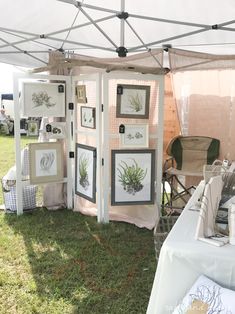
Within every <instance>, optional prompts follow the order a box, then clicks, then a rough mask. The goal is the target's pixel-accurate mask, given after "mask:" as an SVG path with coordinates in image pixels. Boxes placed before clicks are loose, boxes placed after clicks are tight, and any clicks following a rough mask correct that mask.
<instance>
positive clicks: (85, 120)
mask: <svg viewBox="0 0 235 314" xmlns="http://www.w3.org/2000/svg"><path fill="white" fill-rule="evenodd" d="M81 126H83V127H84V128H90V129H95V108H94V107H86V106H81Z"/></svg>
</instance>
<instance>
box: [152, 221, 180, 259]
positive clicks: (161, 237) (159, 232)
mask: <svg viewBox="0 0 235 314" xmlns="http://www.w3.org/2000/svg"><path fill="white" fill-rule="evenodd" d="M178 217H179V216H162V217H160V220H159V222H158V224H157V225H156V226H155V228H154V245H155V252H156V258H157V260H158V258H159V254H160V250H161V247H162V244H163V242H164V241H165V239H166V237H167V235H168V233H169V232H170V231H171V229H172V227H173V226H174V224H175V222H176V220H177V219H178Z"/></svg>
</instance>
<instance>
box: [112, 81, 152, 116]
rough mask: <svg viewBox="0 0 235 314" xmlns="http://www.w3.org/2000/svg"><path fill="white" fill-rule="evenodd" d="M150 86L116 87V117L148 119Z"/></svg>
mask: <svg viewBox="0 0 235 314" xmlns="http://www.w3.org/2000/svg"><path fill="white" fill-rule="evenodd" d="M149 99H150V86H147V85H121V84H118V85H117V106H116V108H117V109H116V116H117V117H118V118H135V119H148V117H149Z"/></svg>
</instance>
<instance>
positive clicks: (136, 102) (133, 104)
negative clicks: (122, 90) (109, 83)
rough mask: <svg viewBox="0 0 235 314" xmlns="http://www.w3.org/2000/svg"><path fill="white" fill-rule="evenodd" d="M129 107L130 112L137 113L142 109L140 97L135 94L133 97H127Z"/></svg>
mask: <svg viewBox="0 0 235 314" xmlns="http://www.w3.org/2000/svg"><path fill="white" fill-rule="evenodd" d="M129 102H130V104H129V107H130V108H131V110H132V111H135V112H139V111H140V110H141V109H142V108H143V105H142V97H141V96H140V95H139V94H138V93H136V94H135V95H129Z"/></svg>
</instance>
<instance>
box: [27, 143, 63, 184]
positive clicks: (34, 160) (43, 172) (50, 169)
mask: <svg viewBox="0 0 235 314" xmlns="http://www.w3.org/2000/svg"><path fill="white" fill-rule="evenodd" d="M63 169H64V165H63V151H62V145H61V143H59V142H45V143H30V144H29V180H30V183H31V184H43V183H49V182H59V181H62V180H63V178H64V173H63Z"/></svg>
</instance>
